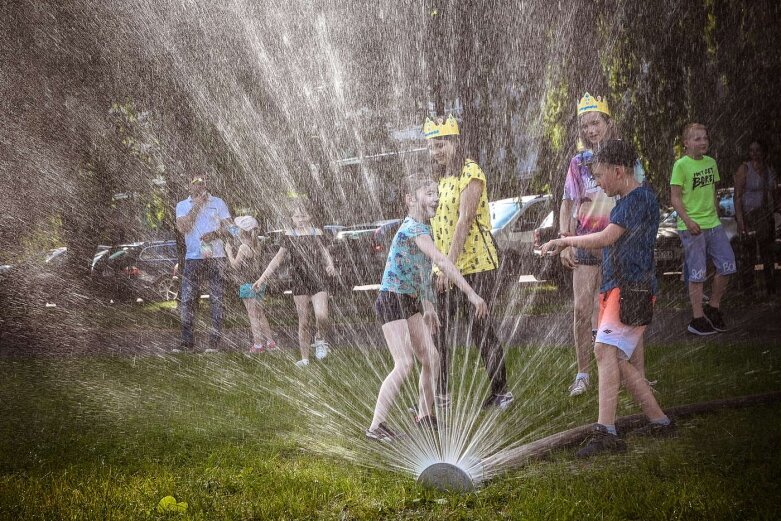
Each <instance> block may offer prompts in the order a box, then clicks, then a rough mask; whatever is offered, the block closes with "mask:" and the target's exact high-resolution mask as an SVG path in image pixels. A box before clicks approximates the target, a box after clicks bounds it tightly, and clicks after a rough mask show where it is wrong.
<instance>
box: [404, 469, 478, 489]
mask: <svg viewBox="0 0 781 521" xmlns="http://www.w3.org/2000/svg"><path fill="white" fill-rule="evenodd" d="M418 485H422V486H424V487H428V488H435V489H437V490H441V491H443V492H472V491H473V490H474V489H475V483H474V481H472V478H471V477H470V476H469V474H468V473H467V472H466V471H465V470H463V469H462V468H460V467H457V466H456V465H453V464H452V463H434V464H433V465H429V466H428V467H426V468H425V469H424V470H423V472H421V473H420V476H418Z"/></svg>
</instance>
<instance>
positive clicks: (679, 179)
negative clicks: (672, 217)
mask: <svg viewBox="0 0 781 521" xmlns="http://www.w3.org/2000/svg"><path fill="white" fill-rule="evenodd" d="M718 181H719V169H718V168H717V167H716V161H715V160H714V159H713V158H712V157H709V156H702V159H692V158H691V157H689V156H683V157H682V158H680V159H679V160H678V161H676V162H675V164H674V165H673V176H672V178H671V179H670V184H671V185H678V186H680V187H681V188H682V189H683V195H682V199H683V208H684V210H686V213H687V214H688V215H689V217H691V219H692V220H693V221H694V222H696V223H697V224H699V225H700V228H702V229H703V230H710V229H711V228H715V227H716V226H719V225H720V224H721V221H719V214H718V212H717V211H716V183H717V182H718ZM678 229H679V230H685V229H686V224H685V223H684V222H683V220H682V219H681V218H678Z"/></svg>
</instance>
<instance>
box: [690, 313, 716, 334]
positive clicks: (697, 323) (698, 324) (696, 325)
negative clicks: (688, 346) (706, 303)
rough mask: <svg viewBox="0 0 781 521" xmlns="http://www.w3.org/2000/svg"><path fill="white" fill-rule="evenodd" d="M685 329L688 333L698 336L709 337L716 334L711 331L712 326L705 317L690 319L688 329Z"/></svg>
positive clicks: (714, 331) (713, 330)
mask: <svg viewBox="0 0 781 521" xmlns="http://www.w3.org/2000/svg"><path fill="white" fill-rule="evenodd" d="M686 329H687V330H688V331H689V333H694V334H695V335H700V336H709V335H715V334H716V333H718V331H716V330H715V329H713V326H712V325H711V323H710V322H708V319H707V318H705V317H699V318H695V319H692V321H691V322H689V327H688V328H686Z"/></svg>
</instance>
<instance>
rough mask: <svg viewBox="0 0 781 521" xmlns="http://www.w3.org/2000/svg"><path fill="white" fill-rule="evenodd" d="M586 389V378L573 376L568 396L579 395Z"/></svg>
mask: <svg viewBox="0 0 781 521" xmlns="http://www.w3.org/2000/svg"><path fill="white" fill-rule="evenodd" d="M587 390H588V380H586V379H585V378H582V377H581V378H575V381H574V382H573V384H572V385H570V386H569V395H570V396H580V395H581V394H583V393H585V392H586V391H587Z"/></svg>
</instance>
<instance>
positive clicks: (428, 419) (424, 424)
mask: <svg viewBox="0 0 781 521" xmlns="http://www.w3.org/2000/svg"><path fill="white" fill-rule="evenodd" d="M415 425H417V426H418V427H420V428H421V429H428V430H432V431H438V430H439V425H438V424H437V419H436V418H435V417H434V416H416V417H415Z"/></svg>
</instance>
